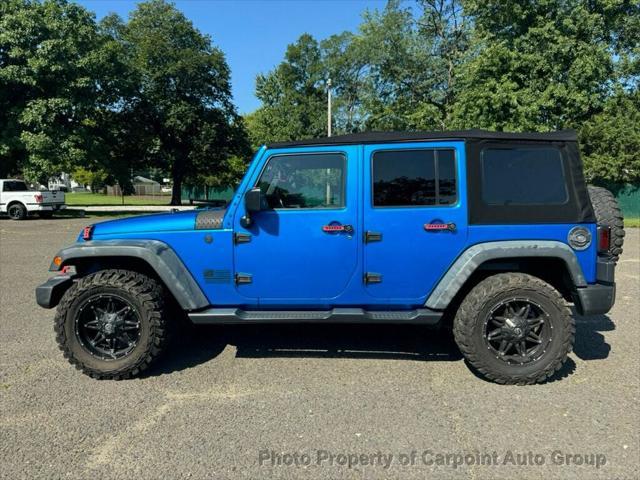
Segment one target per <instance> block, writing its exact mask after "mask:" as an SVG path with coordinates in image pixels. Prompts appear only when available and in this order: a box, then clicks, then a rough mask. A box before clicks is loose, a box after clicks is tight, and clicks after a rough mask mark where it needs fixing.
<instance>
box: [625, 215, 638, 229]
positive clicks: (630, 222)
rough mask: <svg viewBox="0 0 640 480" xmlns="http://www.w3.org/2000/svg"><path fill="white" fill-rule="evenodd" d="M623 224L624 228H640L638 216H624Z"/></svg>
mask: <svg viewBox="0 0 640 480" xmlns="http://www.w3.org/2000/svg"><path fill="white" fill-rule="evenodd" d="M624 226H625V227H626V228H640V217H631V218H625V219H624Z"/></svg>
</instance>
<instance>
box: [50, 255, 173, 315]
mask: <svg viewBox="0 0 640 480" xmlns="http://www.w3.org/2000/svg"><path fill="white" fill-rule="evenodd" d="M67 265H73V266H74V267H76V272H77V275H78V276H79V277H84V276H86V275H89V274H91V273H95V272H98V271H100V270H111V269H121V270H130V271H132V272H137V273H141V274H143V275H146V276H148V277H150V278H153V279H154V280H156V281H157V282H158V283H160V284H161V285H162V286H163V287H164V290H165V292H166V293H167V295H169V297H170V298H171V299H172V302H173V303H174V304H175V305H177V304H178V302H177V300H176V299H175V297H174V296H173V294H172V293H171V290H170V289H169V288H168V287H167V285H166V284H165V282H164V281H163V280H162V278H160V276H159V275H158V274H157V273H156V271H155V270H154V269H153V267H152V266H151V265H149V264H148V263H147V262H146V261H145V260H143V259H141V258H138V257H128V256H118V257H111V256H110V257H99V256H97V257H79V258H70V259H68V260H66V261H65V262H64V263H63V264H62V265H61V267H64V266H67Z"/></svg>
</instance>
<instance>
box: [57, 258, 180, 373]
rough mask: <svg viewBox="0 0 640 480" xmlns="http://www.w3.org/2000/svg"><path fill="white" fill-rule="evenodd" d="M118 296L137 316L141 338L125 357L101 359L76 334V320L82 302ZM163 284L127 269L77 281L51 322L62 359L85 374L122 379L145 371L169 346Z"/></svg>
mask: <svg viewBox="0 0 640 480" xmlns="http://www.w3.org/2000/svg"><path fill="white" fill-rule="evenodd" d="M100 293H104V294H117V295H119V296H121V297H123V298H125V299H126V300H127V301H128V302H129V303H130V304H132V305H133V306H134V307H135V308H136V310H137V312H139V316H140V325H141V327H140V329H141V330H140V338H139V340H138V342H137V344H136V346H135V347H134V348H133V350H132V351H131V352H130V353H129V354H128V355H127V356H125V357H123V358H118V359H115V360H103V359H101V358H97V357H95V356H92V355H91V354H90V353H89V352H88V351H87V350H86V349H85V348H84V347H83V346H82V344H81V343H80V340H79V339H78V337H77V335H76V333H75V318H76V313H77V311H78V309H79V308H80V307H81V305H82V304H83V301H84V300H87V299H89V298H91V297H92V296H95V295H96V294H100ZM163 296H164V291H163V287H162V285H160V284H159V283H158V282H157V281H156V280H154V279H152V278H149V277H148V276H146V275H142V274H140V273H137V272H132V271H129V270H102V271H99V272H96V273H93V274H90V275H87V276H86V277H82V278H81V279H80V280H78V281H76V282H74V284H73V285H72V286H71V287H70V288H69V289H68V290H67V291H66V292H65V294H64V296H63V297H62V299H61V301H60V304H59V305H58V309H57V312H56V316H55V319H54V329H55V332H56V340H57V342H58V345H59V348H60V350H62V352H63V354H64V357H65V358H66V359H67V360H68V361H69V362H70V363H71V364H72V365H74V366H75V367H76V368H77V369H78V370H81V371H82V372H83V373H85V374H86V375H89V376H91V377H93V378H96V379H112V380H121V379H126V378H130V377H132V376H136V375H138V374H139V373H140V372H142V371H144V370H145V369H147V368H148V367H149V366H150V365H151V364H152V363H153V362H154V361H155V360H156V359H157V358H158V357H159V356H160V355H161V354H162V353H163V351H164V350H165V348H166V345H167V343H168V332H169V328H168V323H169V322H168V320H167V316H166V308H165V303H164V301H163Z"/></svg>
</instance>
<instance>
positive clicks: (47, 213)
mask: <svg viewBox="0 0 640 480" xmlns="http://www.w3.org/2000/svg"><path fill="white" fill-rule="evenodd" d="M38 216H39V217H40V218H42V219H43V220H49V219H50V218H53V212H52V211H47V210H45V211H43V212H38Z"/></svg>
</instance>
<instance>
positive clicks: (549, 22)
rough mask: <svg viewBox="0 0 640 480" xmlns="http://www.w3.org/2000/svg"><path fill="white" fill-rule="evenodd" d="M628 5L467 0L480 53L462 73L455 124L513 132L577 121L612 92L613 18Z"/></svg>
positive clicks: (575, 124)
mask: <svg viewBox="0 0 640 480" xmlns="http://www.w3.org/2000/svg"><path fill="white" fill-rule="evenodd" d="M605 3H608V4H610V5H614V4H615V5H617V7H616V8H603V5H605ZM625 4H627V5H628V4H629V3H628V2H621V1H617V0H612V1H611V2H599V1H595V2H591V1H586V0H571V1H567V2H557V1H555V0H543V1H537V2H533V1H532V2H522V1H519V0H505V1H502V0H501V1H484V0H482V1H481V0H468V1H467V2H466V4H465V6H466V8H467V13H468V14H469V15H470V16H471V17H472V19H473V21H474V24H475V33H474V43H475V45H476V50H477V53H476V55H475V56H474V57H473V58H472V59H471V60H470V61H469V62H468V63H467V64H466V66H465V69H464V74H463V75H462V80H461V85H460V86H461V90H460V95H459V97H458V101H457V103H456V106H455V117H456V118H455V122H454V123H455V124H456V125H457V126H460V127H483V128H489V129H494V130H515V131H522V130H539V131H546V130H556V129H561V128H567V127H571V128H579V127H580V126H581V125H582V124H583V123H584V122H586V121H588V120H589V119H590V118H592V116H593V115H595V114H597V113H599V112H601V111H602V109H603V108H604V105H605V103H606V102H607V98H608V96H609V95H610V88H611V81H612V80H614V79H615V75H614V71H615V67H616V65H615V63H616V62H615V57H614V55H612V51H613V47H614V43H615V38H616V37H617V34H616V32H615V28H614V27H615V25H616V22H615V21H612V18H617V19H620V18H621V16H623V15H624V12H625V10H626V7H625Z"/></svg>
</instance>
